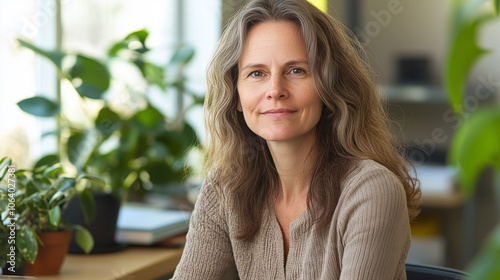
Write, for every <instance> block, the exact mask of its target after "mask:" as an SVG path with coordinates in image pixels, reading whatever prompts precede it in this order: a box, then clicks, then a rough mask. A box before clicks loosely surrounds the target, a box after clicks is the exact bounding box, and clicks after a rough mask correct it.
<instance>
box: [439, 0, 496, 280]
mask: <svg viewBox="0 0 500 280" xmlns="http://www.w3.org/2000/svg"><path fill="white" fill-rule="evenodd" d="M452 9H453V11H452V16H453V22H452V38H451V39H452V40H451V44H450V47H449V49H448V61H447V65H446V66H447V67H446V71H445V76H446V86H447V89H448V95H449V99H450V104H451V107H452V108H453V110H454V111H455V112H456V114H457V115H458V116H460V120H461V122H460V125H459V128H458V130H457V132H456V134H455V136H454V138H453V142H452V144H451V147H450V151H449V162H450V163H451V164H452V165H455V166H457V167H458V170H459V181H460V186H461V187H462V190H463V191H464V192H465V193H467V194H471V193H472V192H473V190H474V187H475V186H476V185H475V184H476V182H477V181H478V179H479V177H480V176H481V174H482V173H483V171H484V170H485V169H486V168H491V167H493V169H494V170H495V171H496V173H495V175H496V183H495V184H496V186H495V187H496V191H497V200H498V202H499V203H500V106H499V104H498V103H496V104H490V105H488V106H484V107H481V108H478V109H477V110H474V111H472V112H464V106H463V105H464V102H463V99H464V92H465V90H464V88H465V85H466V82H467V76H468V73H469V71H470V70H471V68H472V67H473V65H474V63H475V62H476V61H477V60H478V59H479V58H480V57H482V56H484V55H485V54H487V53H488V51H487V50H485V49H483V48H481V47H480V46H478V44H477V42H476V39H477V36H478V34H479V32H480V30H481V27H482V26H483V24H485V23H487V22H490V21H491V20H495V19H498V18H499V17H500V1H499V0H477V1H476V0H466V1H458V0H456V1H453V5H452ZM476 93H477V89H476ZM490 93H491V94H494V93H497V94H498V88H496V91H494V92H490ZM499 264H500V224H499V225H497V227H496V229H495V230H494V231H493V232H492V234H491V236H490V237H489V238H488V240H487V241H486V243H485V246H484V247H483V249H482V251H481V252H480V253H479V255H478V256H477V257H476V258H475V259H474V260H473V261H472V263H471V264H470V266H469V268H468V270H469V272H470V278H469V279H478V280H479V279H500V266H499Z"/></svg>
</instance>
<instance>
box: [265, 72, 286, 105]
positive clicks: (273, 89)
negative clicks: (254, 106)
mask: <svg viewBox="0 0 500 280" xmlns="http://www.w3.org/2000/svg"><path fill="white" fill-rule="evenodd" d="M270 82H271V85H270V88H269V91H268V93H267V99H269V100H271V99H283V98H286V96H287V93H286V88H285V85H284V83H285V81H283V77H280V76H274V77H272V78H271V81H270Z"/></svg>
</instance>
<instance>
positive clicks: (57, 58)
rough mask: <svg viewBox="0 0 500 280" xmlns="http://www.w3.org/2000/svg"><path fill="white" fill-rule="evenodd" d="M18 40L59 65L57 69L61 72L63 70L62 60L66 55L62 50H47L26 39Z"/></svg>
mask: <svg viewBox="0 0 500 280" xmlns="http://www.w3.org/2000/svg"><path fill="white" fill-rule="evenodd" d="M17 41H18V42H19V43H20V44H21V46H23V47H26V48H28V49H30V50H32V51H34V52H35V53H36V54H39V55H41V56H43V57H45V58H47V59H48V60H50V61H52V63H54V65H55V66H56V67H57V70H58V72H59V73H61V72H62V70H61V62H62V60H63V58H64V57H65V56H66V54H65V53H62V52H60V51H47V50H42V49H40V48H38V47H36V46H35V45H33V44H31V43H29V42H28V41H25V40H23V39H17Z"/></svg>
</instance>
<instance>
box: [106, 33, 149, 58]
mask: <svg viewBox="0 0 500 280" xmlns="http://www.w3.org/2000/svg"><path fill="white" fill-rule="evenodd" d="M148 36H149V32H148V31H147V30H145V29H141V30H137V31H134V32H131V33H130V34H128V35H127V36H126V37H125V38H123V40H121V41H119V42H117V43H115V44H114V45H113V46H112V47H111V48H110V49H109V50H108V55H109V56H111V57H113V56H116V55H117V54H118V53H119V52H120V51H121V50H130V51H135V52H138V53H141V54H143V53H146V52H147V51H149V49H148V48H147V47H146V39H147V38H148Z"/></svg>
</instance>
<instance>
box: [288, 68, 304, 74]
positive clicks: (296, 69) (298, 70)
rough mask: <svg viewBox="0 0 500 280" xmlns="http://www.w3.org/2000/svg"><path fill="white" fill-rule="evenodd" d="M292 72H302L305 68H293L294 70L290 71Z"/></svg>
mask: <svg viewBox="0 0 500 280" xmlns="http://www.w3.org/2000/svg"><path fill="white" fill-rule="evenodd" d="M290 73H292V74H302V73H304V70H302V69H300V68H293V69H292V71H290Z"/></svg>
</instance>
